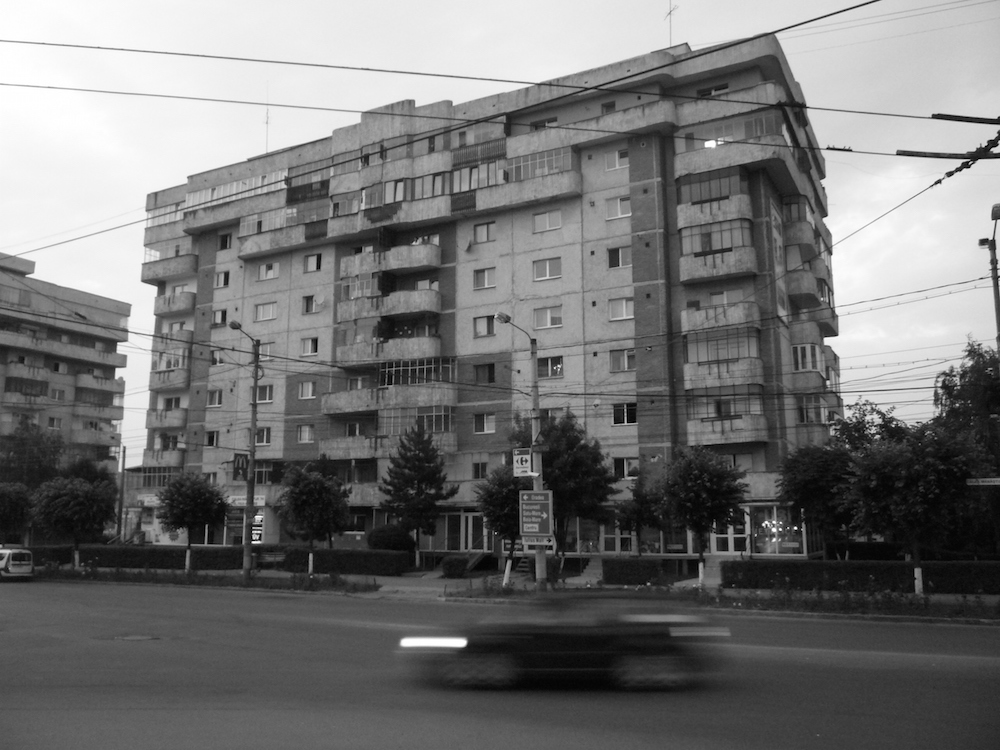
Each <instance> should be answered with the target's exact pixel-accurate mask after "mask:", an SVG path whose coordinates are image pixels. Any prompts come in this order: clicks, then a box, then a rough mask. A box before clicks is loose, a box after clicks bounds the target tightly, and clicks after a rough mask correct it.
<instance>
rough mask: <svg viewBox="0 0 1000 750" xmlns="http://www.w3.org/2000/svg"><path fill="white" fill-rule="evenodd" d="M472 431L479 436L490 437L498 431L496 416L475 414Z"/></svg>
mask: <svg viewBox="0 0 1000 750" xmlns="http://www.w3.org/2000/svg"><path fill="white" fill-rule="evenodd" d="M472 431H473V432H474V433H475V434H477V435H488V434H491V433H494V432H496V431H497V415H496V414H474V415H473V428H472Z"/></svg>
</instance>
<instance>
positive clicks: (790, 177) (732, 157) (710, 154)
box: [675, 135, 825, 197]
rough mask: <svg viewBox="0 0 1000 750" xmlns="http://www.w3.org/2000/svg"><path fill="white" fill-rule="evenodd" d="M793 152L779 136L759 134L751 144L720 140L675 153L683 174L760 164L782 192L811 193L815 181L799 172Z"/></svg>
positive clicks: (814, 186) (784, 193)
mask: <svg viewBox="0 0 1000 750" xmlns="http://www.w3.org/2000/svg"><path fill="white" fill-rule="evenodd" d="M796 151H797V149H793V148H791V147H790V146H789V144H788V142H787V141H786V140H785V138H784V136H781V135H767V136H762V137H761V138H759V139H758V141H757V142H754V143H722V144H720V145H718V146H717V147H715V148H702V149H698V150H696V151H685V152H682V153H679V154H677V158H676V160H675V165H676V170H677V171H676V175H677V177H683V176H684V175H688V174H698V173H700V172H710V171H713V170H716V169H725V168H727V167H738V166H746V167H762V168H764V169H765V170H766V171H767V173H768V176H769V177H770V178H771V181H772V182H774V184H775V186H776V187H777V188H778V190H779V191H780V192H781V193H782V194H783V195H810V194H811V193H812V192H813V190H814V188H816V185H817V184H818V183H816V184H814V183H813V182H812V181H810V180H809V179H808V177H807V175H806V174H805V173H804V172H803V171H802V169H801V167H800V165H799V162H798V161H797V159H796V155H795V152H796ZM819 189H820V190H822V188H821V187H820V188H819ZM824 197H825V196H824Z"/></svg>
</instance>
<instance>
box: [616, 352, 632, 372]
mask: <svg viewBox="0 0 1000 750" xmlns="http://www.w3.org/2000/svg"><path fill="white" fill-rule="evenodd" d="M634 369H635V349H612V350H611V372H626V371H628V370H634Z"/></svg>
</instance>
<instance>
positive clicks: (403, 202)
mask: <svg viewBox="0 0 1000 750" xmlns="http://www.w3.org/2000/svg"><path fill="white" fill-rule="evenodd" d="M803 101H804V99H803V96H802V92H801V90H800V89H799V86H798V84H797V83H796V82H795V81H794V79H793V77H792V74H791V71H790V70H789V67H788V64H787V61H786V60H785V58H784V55H783V53H782V51H781V49H780V46H779V44H778V42H777V41H776V40H775V39H774V38H765V39H758V40H754V41H749V42H745V43H741V44H739V45H736V46H733V47H728V48H720V49H718V50H716V51H708V52H705V51H701V52H698V53H692V52H691V51H690V49H688V48H687V46H686V45H681V46H678V47H673V48H671V49H668V50H661V51H658V52H654V53H650V54H648V55H644V56H642V57H638V58H634V59H631V60H626V61H622V62H618V63H613V64H611V65H607V66H604V67H602V68H598V69H595V70H590V71H584V72H581V73H577V74H574V75H571V76H567V77H565V78H561V79H558V80H555V81H551V82H548V83H545V84H541V85H537V86H531V87H528V88H525V89H521V90H518V91H512V92H509V93H505V94H500V95H497V96H492V97H487V98H484V99H479V100H476V101H472V102H466V103H463V104H457V105H455V104H452V103H451V102H437V103H434V104H429V105H424V106H417V105H416V104H415V103H414V102H412V101H403V102H397V103H395V104H390V105H387V106H385V107H381V108H379V109H377V110H373V111H370V112H366V113H364V114H362V115H361V117H360V121H359V122H358V123H356V124H355V125H351V126H349V127H345V128H340V129H338V130H336V131H334V132H333V133H332V134H331V135H330V136H329V137H328V138H324V139H322V140H318V141H314V142H312V143H307V144H302V145H301V146H297V147H295V148H291V149H286V150H284V151H279V152H275V153H270V154H267V155H265V156H261V157H256V158H252V159H249V160H247V161H246V162H244V163H241V164H236V165H231V166H227V167H222V168H219V169H215V170H211V171H208V172H204V173H201V174H198V175H194V176H192V177H190V178H189V179H188V181H187V183H186V184H183V185H179V186H177V187H173V188H169V189H167V190H163V191H159V192H157V193H153V194H151V195H150V196H149V197H148V199H147V209H148V211H149V224H148V227H147V230H146V246H147V258H146V262H145V264H144V265H143V271H142V279H143V281H145V282H147V283H150V284H152V285H154V286H155V287H156V289H157V304H156V316H157V318H156V332H157V335H158V337H157V343H156V353H155V355H154V371H153V373H152V374H151V379H150V391H151V394H150V406H149V409H150V417H149V421H148V427H149V430H150V432H149V438H148V445H147V451H146V455H145V456H144V461H143V469H142V471H141V472H140V473H139V474H137V475H136V477H134V478H133V480H134V481H133V484H135V485H137V486H136V487H135V488H134V491H133V493H132V500H133V504H134V505H136V506H144V507H145V508H146V510H145V511H144V513H145V515H144V522H143V523H144V528H148V529H149V530H151V531H155V530H154V529H152V526H147V524H154V523H155V521H154V518H153V509H154V508H155V502H156V501H155V492H156V488H157V487H158V486H162V485H163V484H164V483H165V482H166V481H168V480H169V477H170V476H173V475H174V474H176V473H177V472H179V471H181V470H190V471H197V472H203V473H206V474H208V475H210V476H212V477H214V478H215V480H216V481H217V482H218V483H219V484H220V485H225V487H226V491H227V494H229V495H230V496H231V497H232V498H233V500H234V501H235V502H237V503H238V502H239V501H240V500H241V499H244V498H245V492H246V490H245V486H244V484H243V483H242V482H234V481H233V479H232V468H233V463H232V462H233V454H234V452H246V450H247V447H248V439H249V437H250V436H249V435H248V425H249V405H250V398H251V393H250V390H251V386H250V383H251V375H252V374H251V372H250V367H249V361H250V353H249V349H250V346H249V341H248V339H247V338H246V337H245V336H243V335H242V334H241V333H240V332H239V331H234V330H232V329H230V328H229V327H228V323H229V322H232V321H234V320H236V321H239V322H240V324H241V325H242V327H243V330H244V331H245V332H247V333H248V334H249V335H251V336H253V337H254V338H257V339H259V340H260V341H261V342H262V355H263V357H262V372H261V378H260V385H261V389H259V391H258V394H257V395H258V397H259V398H258V430H257V435H256V436H255V437H256V440H257V454H256V455H257V461H258V472H257V479H258V485H257V490H256V495H257V498H258V499H257V504H264V506H265V509H264V511H263V512H262V513H261V518H260V525H261V533H262V537H263V539H264V540H265V541H278V540H279V539H280V538H281V537H280V530H279V526H278V523H277V518H276V516H275V513H274V505H275V502H276V500H277V496H278V493H279V492H280V487H279V486H278V485H277V484H276V483H275V482H276V480H277V478H278V477H279V476H280V473H281V469H282V466H284V465H285V464H286V463H287V462H290V461H295V462H303V461H308V460H314V459H318V458H320V457H321V456H325V457H327V458H329V459H331V460H332V461H334V462H335V463H336V465H337V467H338V471H339V473H340V475H341V477H342V479H343V480H344V481H345V482H347V483H349V484H350V485H351V486H352V488H353V492H352V499H351V502H352V509H353V515H354V518H355V522H356V524H357V528H358V530H359V532H358V533H360V532H361V531H362V530H363V529H368V528H371V526H372V525H373V524H378V523H382V522H384V520H385V519H384V516H383V514H382V513H381V511H379V510H378V509H377V507H378V504H379V502H380V500H381V497H380V494H379V492H378V490H377V487H376V484H377V481H378V478H379V477H381V476H383V475H384V473H385V470H386V467H387V463H388V459H389V456H390V455H391V453H392V452H393V450H394V446H395V444H396V442H397V441H398V439H399V435H400V434H401V433H402V432H404V431H405V430H406V429H408V428H409V427H411V426H412V425H413V424H414V422H415V420H418V419H419V420H421V421H422V422H423V423H424V424H425V426H426V427H427V428H428V429H429V430H430V431H431V432H433V433H434V435H435V439H436V440H437V443H438V445H439V447H440V448H441V450H442V452H443V453H444V455H445V458H446V462H447V472H448V477H449V480H450V481H452V482H455V483H457V484H459V485H460V488H461V489H460V492H459V494H458V495H457V496H456V497H455V499H454V500H453V501H451V505H452V506H453V508H452V509H451V510H450V511H449V513H447V514H446V516H445V518H443V519H442V522H441V523H440V524H439V532H438V535H437V536H436V537H435V538H433V539H430V540H428V542H427V543H428V545H429V547H430V548H432V549H435V550H486V549H490V548H491V546H492V540H491V539H490V537H489V534H488V533H485V532H484V529H483V523H482V518H481V516H480V515H479V514H478V512H477V511H476V508H475V495H474V487H475V484H476V482H477V481H479V480H480V479H481V478H483V477H484V475H485V472H487V471H489V470H491V469H492V468H495V467H496V466H498V465H500V464H501V463H502V462H503V461H505V460H507V459H506V456H507V455H508V452H509V449H510V446H509V444H508V442H507V433H508V430H509V427H510V425H511V421H512V418H513V416H514V415H515V414H522V415H528V414H529V412H530V385H531V378H532V373H531V371H530V361H529V351H528V348H529V347H528V343H529V342H528V336H525V335H524V334H523V332H521V331H519V330H517V328H515V327H514V326H510V325H503V324H501V323H500V322H498V321H496V320H495V319H494V315H495V314H496V313H498V312H503V313H506V314H507V315H510V316H511V319H512V321H513V322H514V323H515V324H516V325H517V326H518V327H520V328H522V329H525V330H526V331H530V332H531V336H534V337H536V338H537V340H538V346H539V372H538V375H539V383H540V393H541V406H542V408H543V409H544V410H549V411H551V412H553V413H559V412H562V411H565V410H569V411H571V412H572V413H573V414H574V415H576V417H577V418H578V420H579V422H580V424H581V425H582V426H583V427H584V428H585V429H586V431H587V433H588V434H589V435H590V436H591V437H594V438H597V439H598V440H600V442H601V445H602V447H603V449H604V450H605V451H606V452H607V453H608V455H609V461H610V462H612V464H613V465H614V468H615V470H616V472H618V474H619V475H620V476H621V477H622V482H621V485H620V488H621V490H622V492H623V493H626V492H627V488H628V481H627V476H628V473H629V471H630V470H631V469H633V468H634V467H636V466H638V465H640V463H642V462H654V463H655V462H664V463H665V462H668V461H669V460H670V456H671V454H672V452H673V451H674V450H675V449H676V448H677V447H679V446H684V445H704V446H708V447H710V448H711V449H712V450H714V451H717V452H719V453H720V454H722V455H725V456H727V457H730V459H731V460H732V461H733V462H734V464H736V465H738V466H740V467H742V468H744V469H746V470H747V471H748V477H747V482H748V485H749V490H748V493H747V516H746V523H745V524H744V525H742V526H738V527H735V528H732V529H729V530H727V531H726V532H725V533H720V534H717V535H714V536H713V539H712V547H711V549H712V552H713V553H716V554H719V555H724V554H740V553H746V552H756V553H760V554H800V555H801V554H807V553H808V552H809V539H808V534H807V533H806V531H805V530H804V526H803V524H802V521H801V519H800V518H798V516H797V514H796V512H795V511H794V509H788V508H781V507H779V506H778V505H777V503H776V502H775V494H776V478H777V471H778V467H779V466H780V463H781V461H782V459H783V458H784V457H785V456H786V455H787V454H788V452H789V451H790V450H792V449H794V448H795V447H797V446H801V445H805V444H809V443H817V442H818V443H822V442H824V441H825V440H827V439H828V437H829V434H828V424H829V422H830V421H831V420H832V419H833V417H834V416H836V415H837V414H839V413H840V412H841V401H840V397H839V395H838V386H837V383H838V379H839V378H838V370H839V365H838V362H837V358H836V355H835V354H834V352H833V350H832V348H831V347H830V346H828V345H827V344H826V339H827V338H829V337H832V336H836V335H837V328H838V325H837V316H836V311H835V306H834V302H833V292H832V289H833V282H832V270H831V269H832V262H831V251H830V247H831V241H830V235H829V232H828V231H827V229H826V227H825V225H824V223H823V217H824V216H825V215H826V211H827V206H826V195H825V193H824V191H823V187H822V183H821V181H822V178H823V174H824V165H823V159H822V156H821V154H820V152H819V150H818V148H817V143H816V139H815V136H814V135H813V133H812V130H811V127H810V125H809V121H808V118H807V116H806V110H805V109H804V108H802V107H801V106H779V104H780V103H786V104H787V103H789V102H796V103H802V102H803ZM237 515H238V513H234V518H233V520H232V522H231V523H230V524H229V525H228V526H227V528H226V529H217V530H208V531H206V535H207V536H206V538H205V539H204V541H212V542H215V543H231V542H233V541H238V540H239V539H238V535H239V534H240V529H239V528H238V526H239V523H238V518H237V517H236V516H237ZM156 536H159V534H158V532H157V533H156ZM164 541H166V539H164ZM570 542H571V549H570V552H576V553H580V554H586V553H592V552H598V551H599V552H604V553H616V554H617V553H627V552H630V551H633V550H634V549H636V547H637V546H639V545H641V546H642V548H643V550H644V551H647V552H651V553H659V554H673V555H678V556H680V557H685V556H690V555H691V554H692V553H693V548H692V546H691V540H690V539H689V538H688V536H687V534H686V532H684V531H683V530H675V531H673V532H669V533H668V532H664V533H662V534H661V533H660V532H655V533H648V534H644V535H643V538H642V539H636V538H634V537H631V536H629V535H627V534H621V533H619V532H617V531H616V530H615V529H614V528H613V527H610V528H600V527H598V526H597V525H595V524H591V523H587V522H579V523H576V524H574V525H573V527H572V531H571V540H570Z"/></svg>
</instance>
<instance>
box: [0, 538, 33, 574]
mask: <svg viewBox="0 0 1000 750" xmlns="http://www.w3.org/2000/svg"><path fill="white" fill-rule="evenodd" d="M34 575H35V565H34V562H33V560H32V556H31V550H28V549H24V548H23V547H17V546H10V545H7V546H4V545H0V578H21V579H31V578H33V577H34Z"/></svg>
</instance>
